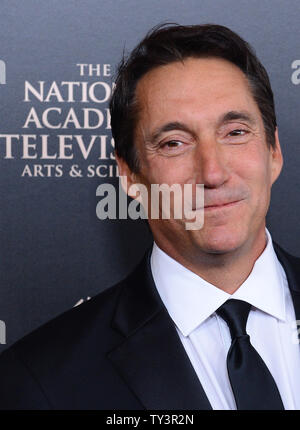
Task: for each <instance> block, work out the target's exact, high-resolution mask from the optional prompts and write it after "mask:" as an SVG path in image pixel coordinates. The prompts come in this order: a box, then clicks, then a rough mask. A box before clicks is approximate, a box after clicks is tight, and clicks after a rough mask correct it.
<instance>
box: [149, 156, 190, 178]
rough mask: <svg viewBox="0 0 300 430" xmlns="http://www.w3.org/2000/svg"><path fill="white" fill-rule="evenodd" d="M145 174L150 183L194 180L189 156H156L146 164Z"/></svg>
mask: <svg viewBox="0 0 300 430" xmlns="http://www.w3.org/2000/svg"><path fill="white" fill-rule="evenodd" d="M143 176H144V177H145V178H146V179H147V181H148V182H149V183H155V184H168V185H172V184H185V183H189V182H192V177H193V169H192V168H191V165H190V162H189V160H188V159H187V158H185V159H184V157H169V158H167V157H159V156H155V158H154V157H153V159H152V160H148V162H147V163H146V164H145V165H144V169H143Z"/></svg>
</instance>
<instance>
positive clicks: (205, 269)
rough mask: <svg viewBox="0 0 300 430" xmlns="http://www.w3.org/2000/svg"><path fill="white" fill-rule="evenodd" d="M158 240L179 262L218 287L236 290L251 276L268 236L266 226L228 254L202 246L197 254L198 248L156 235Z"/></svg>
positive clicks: (230, 292)
mask: <svg viewBox="0 0 300 430" xmlns="http://www.w3.org/2000/svg"><path fill="white" fill-rule="evenodd" d="M155 242H156V243H157V245H158V246H159V247H160V248H161V249H162V250H163V251H164V252H166V254H168V255H169V256H170V257H172V258H173V259H174V260H176V261H178V263H180V264H181V265H183V266H184V267H186V268H187V269H189V270H191V271H192V272H194V273H196V274H197V275H198V276H200V277H201V278H202V279H204V280H205V281H207V282H209V283H210V284H212V285H214V286H216V287H217V288H220V289H221V290H223V291H225V292H226V293H228V294H233V293H234V292H235V291H236V290H237V289H238V288H239V287H240V286H241V285H242V284H243V282H245V280H246V279H247V278H248V276H249V275H250V273H251V271H252V269H253V266H254V264H255V261H256V260H257V259H258V257H259V256H260V255H261V254H262V252H263V251H264V249H265V247H266V236H265V230H264V229H263V231H261V232H260V233H259V234H258V235H257V236H256V237H255V238H254V239H252V240H251V241H249V243H246V244H244V245H243V246H241V247H240V248H238V249H235V250H234V251H232V252H229V253H224V254H214V253H205V252H203V251H201V250H200V251H199V249H198V252H197V254H195V252H194V250H193V251H192V252H191V249H189V252H187V250H180V249H178V248H174V247H173V246H170V245H169V244H168V243H161V242H160V241H159V240H157V238H155ZM191 255H193V256H195V255H197V258H193V259H191V257H190V256H191Z"/></svg>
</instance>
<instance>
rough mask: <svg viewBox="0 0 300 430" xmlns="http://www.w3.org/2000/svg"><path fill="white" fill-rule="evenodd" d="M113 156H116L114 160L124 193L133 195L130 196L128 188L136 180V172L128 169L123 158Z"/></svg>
mask: <svg viewBox="0 0 300 430" xmlns="http://www.w3.org/2000/svg"><path fill="white" fill-rule="evenodd" d="M115 157H116V162H117V164H118V170H119V176H120V182H121V185H122V188H123V191H124V192H125V193H126V194H128V195H129V197H133V196H131V193H130V190H129V189H130V187H131V185H134V184H136V182H137V177H136V174H135V173H133V172H132V171H131V170H130V168H129V166H128V164H127V163H126V161H125V160H123V158H120V157H118V156H117V155H116V156H115Z"/></svg>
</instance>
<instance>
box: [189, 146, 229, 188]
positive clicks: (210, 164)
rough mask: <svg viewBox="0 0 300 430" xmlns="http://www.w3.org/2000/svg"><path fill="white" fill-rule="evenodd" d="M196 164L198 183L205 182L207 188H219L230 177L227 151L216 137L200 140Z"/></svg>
mask: <svg viewBox="0 0 300 430" xmlns="http://www.w3.org/2000/svg"><path fill="white" fill-rule="evenodd" d="M195 164H196V165H195V171H196V172H197V183H201V184H203V185H204V187H205V188H218V187H220V186H221V185H223V184H224V183H225V182H226V181H227V180H228V179H229V166H228V161H227V157H226V153H225V151H224V148H223V147H222V146H221V144H220V143H217V142H215V140H214V139H206V140H205V141H203V142H199V144H198V147H197V150H196V157H195ZM198 180H199V181H200V182H198Z"/></svg>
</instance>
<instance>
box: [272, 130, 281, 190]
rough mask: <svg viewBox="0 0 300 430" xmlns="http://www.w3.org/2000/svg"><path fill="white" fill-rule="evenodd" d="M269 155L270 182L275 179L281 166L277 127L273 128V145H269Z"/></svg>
mask: <svg viewBox="0 0 300 430" xmlns="http://www.w3.org/2000/svg"><path fill="white" fill-rule="evenodd" d="M271 157H272V161H271V163H272V177H271V181H272V184H273V183H274V182H275V181H276V179H277V178H278V176H279V175H280V172H281V169H282V166H283V157H282V152H281V147H280V142H279V137H278V128H277V127H276V130H275V146H274V147H271Z"/></svg>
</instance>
